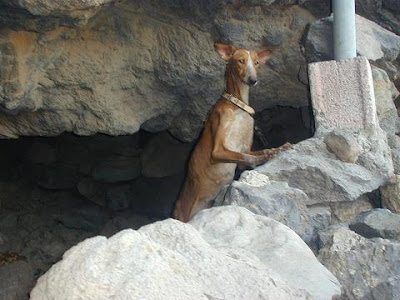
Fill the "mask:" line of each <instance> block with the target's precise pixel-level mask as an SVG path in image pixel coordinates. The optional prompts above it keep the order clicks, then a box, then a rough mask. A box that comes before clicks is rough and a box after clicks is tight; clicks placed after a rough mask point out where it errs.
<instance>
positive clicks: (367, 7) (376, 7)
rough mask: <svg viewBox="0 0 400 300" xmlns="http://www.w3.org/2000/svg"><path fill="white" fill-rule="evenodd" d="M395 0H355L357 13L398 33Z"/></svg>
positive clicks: (399, 29) (398, 22) (399, 25)
mask: <svg viewBox="0 0 400 300" xmlns="http://www.w3.org/2000/svg"><path fill="white" fill-rule="evenodd" d="M398 5H399V3H398V1H397V0H368V1H364V0H356V10H357V13H358V14H360V15H362V16H363V17H365V18H368V19H370V20H372V21H374V22H376V23H378V24H379V25H381V26H383V27H385V28H386V29H388V30H390V31H393V32H394V33H396V34H397V35H399V34H400V20H399V17H398Z"/></svg>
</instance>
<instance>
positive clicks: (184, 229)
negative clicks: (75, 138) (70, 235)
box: [31, 206, 340, 300]
mask: <svg viewBox="0 0 400 300" xmlns="http://www.w3.org/2000/svg"><path fill="white" fill-rule="evenodd" d="M195 228H197V230H196V229H195ZM306 291H307V292H306ZM339 294H340V285H339V284H338V282H337V280H336V278H335V277H334V276H333V275H332V274H331V273H330V272H329V271H328V270H327V269H325V268H324V267H323V266H322V265H321V264H320V263H319V262H318V261H317V259H316V258H315V256H314V255H313V253H312V252H311V250H310V249H309V248H308V247H307V246H306V245H305V244H304V243H303V242H302V240H301V239H300V238H299V237H298V236H297V235H296V234H295V233H294V232H292V231H291V230H290V229H289V228H287V227H286V226H284V225H282V224H280V223H278V222H276V221H274V220H271V219H269V218H266V217H262V216H257V215H254V214H252V213H251V212H249V211H247V210H246V209H244V208H238V207H233V206H229V207H219V208H213V209H210V210H205V211H202V212H200V213H199V214H198V215H197V216H196V217H195V218H194V220H193V221H192V225H190V224H183V223H180V222H178V221H175V220H172V219H168V220H165V221H161V222H157V223H153V224H151V225H148V226H145V227H142V228H141V229H139V230H138V231H133V230H124V231H121V232H120V233H118V234H116V235H114V236H112V237H111V238H109V239H106V238H105V237H102V236H97V237H94V238H90V239H87V240H85V241H84V242H82V243H80V244H78V245H77V246H75V247H73V248H71V249H70V250H68V251H67V252H66V253H65V254H64V256H63V260H62V261H60V262H58V263H57V264H55V265H54V266H53V267H52V268H51V269H50V270H49V271H48V272H47V273H46V274H45V275H43V276H42V277H41V278H40V279H39V280H38V283H37V285H36V287H35V288H34V289H33V291H32V292H31V299H32V300H38V299H40V300H44V299H57V300H63V299H68V300H73V299H99V300H101V299H141V300H142V299H151V300H156V299H163V300H165V299H188V300H189V299H190V300H195V299H204V300H209V299H218V300H221V299H227V300H228V299H229V300H232V299H271V300H272V299H274V300H275V299H288V300H289V299H332V297H333V296H334V295H339Z"/></svg>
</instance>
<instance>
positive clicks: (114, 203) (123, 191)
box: [106, 184, 133, 211]
mask: <svg viewBox="0 0 400 300" xmlns="http://www.w3.org/2000/svg"><path fill="white" fill-rule="evenodd" d="M132 200H133V192H132V190H131V185H130V184H121V185H116V186H112V187H109V188H108V189H107V195H106V201H107V207H109V208H111V209H112V210H114V211H118V210H123V209H127V208H129V206H130V205H131V202H132Z"/></svg>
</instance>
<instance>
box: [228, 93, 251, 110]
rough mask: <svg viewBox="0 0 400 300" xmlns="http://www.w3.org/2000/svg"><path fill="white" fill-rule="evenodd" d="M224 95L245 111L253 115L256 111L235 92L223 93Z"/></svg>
mask: <svg viewBox="0 0 400 300" xmlns="http://www.w3.org/2000/svg"><path fill="white" fill-rule="evenodd" d="M222 97H224V98H225V99H226V100H228V101H230V102H232V103H233V104H235V105H236V106H238V107H239V108H241V109H243V110H244V111H245V112H247V113H249V114H250V115H252V116H253V115H254V114H255V113H256V112H255V111H254V109H253V108H252V107H251V106H249V105H247V104H246V103H244V102H243V101H242V100H239V99H238V98H236V97H235V95H233V94H228V93H223V94H222Z"/></svg>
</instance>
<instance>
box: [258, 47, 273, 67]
mask: <svg viewBox="0 0 400 300" xmlns="http://www.w3.org/2000/svg"><path fill="white" fill-rule="evenodd" d="M273 52H274V50H272V49H267V50H262V51H258V52H257V55H258V59H259V61H260V64H265V63H266V62H267V61H268V60H269V59H270V58H271V56H272V53H273Z"/></svg>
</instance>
